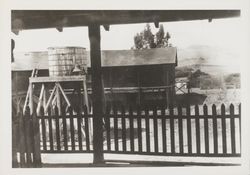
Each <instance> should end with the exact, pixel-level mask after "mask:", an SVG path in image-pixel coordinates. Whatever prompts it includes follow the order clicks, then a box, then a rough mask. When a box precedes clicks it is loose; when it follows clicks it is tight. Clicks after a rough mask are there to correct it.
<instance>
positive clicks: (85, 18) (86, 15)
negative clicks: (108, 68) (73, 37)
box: [11, 10, 240, 31]
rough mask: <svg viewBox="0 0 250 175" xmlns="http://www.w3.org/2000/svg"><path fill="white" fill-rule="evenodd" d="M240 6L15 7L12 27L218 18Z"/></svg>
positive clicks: (234, 13) (232, 13)
mask: <svg viewBox="0 0 250 175" xmlns="http://www.w3.org/2000/svg"><path fill="white" fill-rule="evenodd" d="M238 16H240V10H12V11H11V20H12V23H11V24H12V25H11V27H12V31H20V30H27V29H41V28H63V27H77V26H89V25H92V24H99V25H112V24H131V23H147V22H156V23H157V22H168V21H185V20H202V19H209V20H212V19H217V18H229V17H238Z"/></svg>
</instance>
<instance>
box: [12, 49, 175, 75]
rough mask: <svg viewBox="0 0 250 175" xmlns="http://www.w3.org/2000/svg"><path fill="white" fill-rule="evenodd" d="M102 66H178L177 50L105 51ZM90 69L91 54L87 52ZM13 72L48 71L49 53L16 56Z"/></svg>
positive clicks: (102, 55) (19, 54)
mask: <svg viewBox="0 0 250 175" xmlns="http://www.w3.org/2000/svg"><path fill="white" fill-rule="evenodd" d="M101 59H102V66H103V67H113V66H140V65H156V64H175V65H177V49H176V48H175V47H168V48H156V49H144V50H103V51H102V52H101ZM87 60H88V67H90V53H89V51H87ZM11 68H12V70H17V71H18V70H32V69H34V68H37V69H48V68H49V64H48V53H47V52H46V51H45V52H29V53H24V54H21V53H17V54H15V62H13V63H12V64H11Z"/></svg>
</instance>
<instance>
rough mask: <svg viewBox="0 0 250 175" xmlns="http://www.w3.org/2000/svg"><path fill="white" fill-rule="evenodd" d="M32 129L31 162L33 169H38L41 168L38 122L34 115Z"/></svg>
mask: <svg viewBox="0 0 250 175" xmlns="http://www.w3.org/2000/svg"><path fill="white" fill-rule="evenodd" d="M32 127H33V128H32V129H33V139H34V140H33V141H34V145H33V151H34V152H33V162H34V167H36V168H40V167H42V160H41V150H40V130H39V121H38V118H37V116H36V113H34V114H33V115H32Z"/></svg>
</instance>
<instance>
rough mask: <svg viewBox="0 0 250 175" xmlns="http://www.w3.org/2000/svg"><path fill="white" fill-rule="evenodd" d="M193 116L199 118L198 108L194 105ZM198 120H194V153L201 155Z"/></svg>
mask: <svg viewBox="0 0 250 175" xmlns="http://www.w3.org/2000/svg"><path fill="white" fill-rule="evenodd" d="M195 115H196V116H199V106H198V105H195ZM200 129H201V128H200V119H199V118H198V117H196V119H195V132H196V151H197V154H200V153H201V144H200V142H201V140H200Z"/></svg>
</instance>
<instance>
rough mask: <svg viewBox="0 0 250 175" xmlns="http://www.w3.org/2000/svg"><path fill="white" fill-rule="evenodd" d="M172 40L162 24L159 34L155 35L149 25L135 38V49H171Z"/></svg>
mask: <svg viewBox="0 0 250 175" xmlns="http://www.w3.org/2000/svg"><path fill="white" fill-rule="evenodd" d="M170 38H171V36H170V34H169V32H167V33H166V34H165V31H164V26H163V25H162V24H161V25H160V27H159V30H158V32H157V33H156V34H155V35H154V34H153V33H152V31H151V27H150V25H149V24H146V26H145V28H144V30H143V31H141V32H140V33H137V34H136V35H135V36H134V47H132V48H133V49H151V48H162V47H170V46H171V44H169V39H170Z"/></svg>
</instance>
